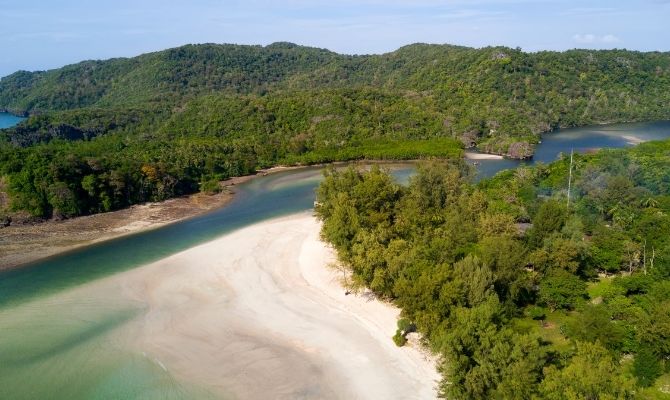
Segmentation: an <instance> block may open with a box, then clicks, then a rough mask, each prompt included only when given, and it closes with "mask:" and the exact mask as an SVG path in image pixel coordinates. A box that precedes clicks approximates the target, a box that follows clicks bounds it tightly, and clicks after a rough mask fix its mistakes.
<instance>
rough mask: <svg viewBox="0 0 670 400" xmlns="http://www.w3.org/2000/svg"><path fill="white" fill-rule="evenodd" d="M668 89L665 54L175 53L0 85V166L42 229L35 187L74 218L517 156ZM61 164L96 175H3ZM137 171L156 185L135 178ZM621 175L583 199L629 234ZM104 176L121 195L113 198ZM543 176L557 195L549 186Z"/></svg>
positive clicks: (658, 101) (661, 182)
mask: <svg viewBox="0 0 670 400" xmlns="http://www.w3.org/2000/svg"><path fill="white" fill-rule="evenodd" d="M668 89H670V57H668V55H667V54H665V53H637V52H628V51H622V50H611V51H583V50H573V51H568V52H564V53H554V52H539V53H523V52H521V51H519V50H516V49H510V48H504V47H495V48H484V49H471V48H466V47H457V46H448V45H445V46H439V45H423V44H416V45H411V46H406V47H403V48H401V49H399V50H397V51H395V52H392V53H388V54H383V55H370V56H345V55H339V54H336V53H332V52H329V51H327V50H323V49H315V48H308V47H301V46H296V45H293V44H290V43H275V44H272V45H269V46H265V47H261V46H236V45H214V44H203V45H188V46H183V47H179V48H175V49H169V50H165V51H161V52H156V53H151V54H145V55H141V56H139V57H135V58H130V59H112V60H107V61H85V62H82V63H79V64H75V65H69V66H66V67H63V68H60V69H56V70H51V71H40V72H34V73H30V72H25V71H21V72H17V73H15V74H12V75H10V76H8V77H5V78H3V79H2V80H0V109H7V110H12V111H15V112H18V113H25V112H28V113H30V114H31V117H30V118H29V119H28V120H27V121H26V122H24V123H23V124H21V125H20V126H18V127H15V128H13V129H10V130H6V131H4V132H2V133H0V168H1V169H2V174H3V175H9V176H10V180H13V181H21V182H20V183H17V184H14V185H12V186H11V187H12V193H11V195H12V197H13V199H14V201H13V203H14V205H15V207H18V208H20V209H23V210H25V211H28V212H30V213H32V214H34V215H39V216H43V217H49V216H52V215H53V211H54V209H57V210H60V208H59V207H58V206H63V205H62V204H61V205H57V204H51V203H52V202H58V201H59V200H58V196H53V195H49V193H48V188H49V186H51V185H56V186H55V187H59V185H60V183H64V184H65V185H66V186H68V188H69V190H70V191H71V192H72V196H73V197H74V202H75V203H76V207H74V206H68V207H66V208H65V209H63V215H78V214H87V213H92V212H98V211H105V210H110V209H116V208H119V207H125V206H127V205H129V204H134V203H137V202H141V201H146V200H158V199H163V198H166V197H171V196H177V195H180V194H183V193H190V192H192V191H195V190H197V189H198V183H200V181H201V180H202V179H201V177H202V176H208V177H211V179H221V178H226V177H228V176H234V175H241V174H246V173H250V172H253V171H254V170H255V169H256V168H259V167H269V166H273V165H277V164H312V163H322V162H330V161H342V160H352V159H372V158H374V159H413V158H424V157H431V156H434V157H445V156H453V155H457V154H458V153H459V150H458V149H459V147H460V146H461V145H460V144H459V143H461V144H465V145H466V146H470V145H473V144H478V145H479V146H480V148H482V149H483V150H485V151H489V152H495V153H500V154H508V155H510V156H512V157H526V156H528V155H529V154H531V153H532V144H533V143H536V142H537V140H538V138H539V136H538V134H539V133H540V132H542V131H548V130H552V129H554V128H556V127H567V126H575V125H585V124H592V123H601V122H615V121H633V120H645V119H647V120H648V119H664V118H665V119H668V118H670V111H668V110H669V109H668V108H667V107H665V106H664V104H667V103H668V100H669V98H668V96H669V95H668V93H670V90H668ZM94 141H95V142H98V143H97V144H95V145H89V144H88V142H94ZM186 141H188V142H189V143H186V144H185V142H186ZM192 141H193V142H196V143H195V144H191V143H190V142H192ZM65 142H69V143H65ZM47 143H48V145H47ZM10 144H11V145H10ZM12 145H13V146H12ZM14 146H17V147H26V148H28V149H30V150H26V151H25V152H22V156H21V158H31V157H32V156H36V157H42V156H44V155H45V153H46V157H47V161H46V162H42V163H40V165H33V164H32V163H24V162H21V158H17V157H14V156H13V154H12V153H14V152H16V149H15V147H14ZM36 147H37V148H36ZM182 147H186V148H184V149H182ZM55 156H57V157H55ZM65 156H74V157H79V158H81V159H82V160H81V161H82V162H88V161H86V160H88V159H93V160H96V162H98V161H99V162H98V163H97V166H96V168H98V169H96V170H86V169H87V168H86V167H84V168H82V172H83V173H85V174H86V175H83V176H76V174H75V175H73V176H69V177H68V179H64V178H60V177H58V178H57V177H55V176H53V175H52V174H46V177H45V178H44V179H42V178H39V180H41V181H40V182H36V181H34V180H33V181H31V178H30V177H29V176H24V177H22V178H19V177H17V176H16V174H18V173H19V171H25V174H26V175H34V176H41V175H43V174H42V171H41V170H40V168H43V167H45V168H47V169H52V167H53V168H58V165H53V164H58V163H59V159H60V158H63V157H65ZM648 162H649V163H653V162H654V161H653V159H651V160H650V161H648ZM145 164H148V165H150V166H154V167H156V168H158V170H159V172H160V174H161V176H160V177H156V178H157V179H155V180H153V181H148V180H147V179H145V176H144V174H143V173H142V172H141V168H142V166H143V165H145ZM619 164H620V163H618V164H616V165H619ZM167 165H169V166H170V167H169V168H168V167H166V166H167ZM625 171H626V169H625V168H610V169H609V170H608V171H607V172H606V175H607V176H603V177H602V179H601V181H602V182H604V183H606V187H605V188H603V187H600V186H596V187H593V188H592V189H593V190H590V191H589V193H588V195H587V196H585V198H592V199H593V201H596V202H598V201H599V199H601V197H602V198H605V199H606V200H607V201H604V202H600V203H601V205H602V207H603V209H602V215H603V216H605V217H606V218H609V219H611V220H612V223H613V224H614V225H616V226H617V227H621V228H627V227H628V225H630V224H632V223H633V221H634V216H635V215H634V214H633V213H632V211H634V210H633V209H632V208H631V207H630V204H631V203H629V201H630V200H634V201H638V200H643V199H640V198H639V197H640V196H642V194H641V193H639V192H637V191H636V190H634V189H635V185H634V184H633V185H631V184H630V182H627V181H625V179H624V180H622V179H621V176H622V174H624V173H625ZM647 171H648V170H647ZM87 175H95V177H96V182H97V185H98V187H97V188H92V187H91V186H90V185H89V184H90V183H91V182H87V185H88V189H86V192H87V193H88V194H87V195H84V194H83V193H81V192H80V188H81V184H82V182H83V177H84V176H87ZM112 176H114V179H113V180H114V182H115V184H121V183H122V185H121V186H122V188H121V187H119V186H118V185H117V186H115V187H114V188H112V187H111V186H114V185H113V184H112V183H111V181H110V179H111V177H112ZM552 177H553V179H554V181H557V180H561V181H562V175H561V174H559V173H554V174H552ZM559 178H560V179H559ZM636 178H641V179H644V180H645V183H646V184H647V185H648V187H649V188H650V190H659V189H661V188H666V189H667V187H668V185H669V183H668V179H667V174H666V176H665V177H658V176H644V175H639V176H638V177H636ZM89 179H91V178H89ZM596 181H597V180H596ZM585 182H586V181H585ZM634 183H635V184H639V182H634ZM518 184H519V185H520V187H519V189H520V190H519V191H518V192H517V194H518V195H519V196H520V199H522V200H524V201H528V200H530V199H531V198H533V196H534V192H533V190H534V189H533V186H532V185H530V184H529V182H525V183H524V182H521V181H520V182H518ZM94 189H95V190H94ZM521 189H523V190H521ZM60 193H61V194H62V193H64V192H63V191H62V190H61V191H60ZM437 195H439V194H437ZM61 197H62V196H61ZM648 204H651V203H648ZM495 206H496V207H504V208H507V209H508V210H507V211H509V213H510V214H512V213H519V216H525V217H527V216H528V215H529V214H525V215H522V213H524V212H526V213H527V212H528V211H531V212H534V210H533V209H531V210H527V209H526V210H524V208H523V207H519V205H518V204H515V203H510V202H504V201H496V202H495ZM61 208H62V207H61ZM507 211H506V212H507ZM539 230H540V228H539V227H538V230H537V232H538V233H537V234H536V235H534V236H532V238H531V240H532V241H533V242H535V246H540V245H541V243H539V242H538V240H540V239H542V235H543V233H542V232H539ZM601 255H603V256H604V257H609V256H612V254H609V253H608V252H607V251H605V252H604V253H603V254H601ZM614 256H615V257H616V255H614ZM608 260H610V261H611V260H612V258H611V257H610V258H608Z"/></svg>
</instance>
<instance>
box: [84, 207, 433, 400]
mask: <svg viewBox="0 0 670 400" xmlns="http://www.w3.org/2000/svg"><path fill="white" fill-rule="evenodd" d="M319 228H320V225H319V222H318V221H317V220H316V219H315V218H314V217H313V216H312V215H311V214H309V213H301V214H296V215H293V216H289V217H284V218H279V219H275V220H270V221H266V222H263V223H259V224H255V225H252V226H249V227H246V228H244V229H241V230H239V231H236V232H233V233H231V234H228V235H226V236H223V237H221V238H219V239H216V240H214V241H212V242H209V243H206V244H203V245H200V246H197V247H194V248H191V249H189V250H186V251H184V252H181V253H178V254H176V255H173V256H170V257H168V258H165V259H163V260H160V261H157V262H155V263H152V264H149V265H147V266H144V267H141V268H138V269H135V270H131V271H128V272H124V273H121V274H118V275H115V276H112V277H109V278H106V279H103V280H101V281H98V282H94V283H91V284H89V285H88V286H89V289H88V290H89V291H90V290H95V291H104V290H103V288H102V286H106V287H108V288H109V287H115V288H117V289H115V291H116V292H117V293H118V294H119V295H120V296H121V297H122V298H124V299H126V300H130V301H133V302H137V303H138V304H143V306H142V309H143V312H142V313H141V315H140V316H139V317H137V318H135V319H134V320H132V321H131V322H130V323H128V324H126V325H125V326H124V327H123V328H122V329H120V330H119V332H118V333H117V336H118V337H119V341H120V342H121V343H126V346H128V347H130V348H133V349H134V351H136V352H137V353H145V354H147V356H148V357H150V358H151V359H154V360H155V361H156V362H157V363H159V365H161V366H163V367H164V368H165V369H166V370H167V371H169V372H170V374H172V375H173V376H174V377H175V378H176V379H178V380H181V381H183V382H188V383H189V384H196V385H198V386H202V387H207V388H210V389H212V390H214V391H215V392H217V393H220V394H222V395H224V396H232V397H234V398H240V399H268V398H272V399H375V400H376V399H433V398H435V397H436V392H435V386H436V381H437V380H438V379H439V375H438V374H437V372H436V370H435V361H434V360H433V359H432V358H431V357H429V356H427V355H426V354H425V353H422V352H421V351H420V350H419V349H417V348H415V347H403V348H398V347H396V346H395V344H394V343H393V342H392V340H391V336H392V335H393V333H394V331H395V324H396V317H397V315H398V311H399V310H398V309H397V308H395V307H393V306H392V305H389V304H386V303H383V302H380V301H377V300H374V299H371V298H370V297H369V296H354V295H349V296H345V295H344V289H343V288H342V287H341V286H340V285H339V281H338V276H339V273H338V272H337V271H336V270H333V269H331V268H328V267H327V264H329V263H331V262H333V261H334V260H335V258H334V254H333V252H332V250H331V249H330V248H329V247H328V246H327V245H326V244H324V243H323V242H321V241H320V240H319Z"/></svg>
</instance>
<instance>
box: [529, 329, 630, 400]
mask: <svg viewBox="0 0 670 400" xmlns="http://www.w3.org/2000/svg"><path fill="white" fill-rule="evenodd" d="M540 394H541V396H540V398H543V399H549V400H553V399H555V400H563V399H574V400H578V399H632V398H633V382H632V380H631V379H630V378H629V377H627V376H626V375H624V373H623V371H622V368H621V366H620V365H619V364H618V363H617V362H616V361H615V360H614V358H613V357H612V355H611V354H609V353H608V352H607V350H606V349H604V348H603V347H602V346H600V345H599V344H597V343H595V344H592V343H581V342H578V343H577V353H576V354H575V355H574V356H573V357H572V358H571V359H570V361H569V363H568V364H567V365H566V366H565V367H564V368H562V369H558V368H556V367H554V366H551V367H549V368H547V370H546V371H545V379H544V381H543V382H542V384H541V385H540Z"/></svg>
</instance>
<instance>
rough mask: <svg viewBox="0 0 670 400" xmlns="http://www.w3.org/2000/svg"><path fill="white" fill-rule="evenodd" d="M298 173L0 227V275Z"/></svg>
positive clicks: (182, 216) (219, 203)
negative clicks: (215, 190)
mask: <svg viewBox="0 0 670 400" xmlns="http://www.w3.org/2000/svg"><path fill="white" fill-rule="evenodd" d="M297 168H304V167H301V166H298V167H282V166H280V167H273V168H268V169H262V170H259V171H258V172H257V173H256V174H253V175H246V176H240V177H233V178H230V179H227V180H225V181H222V182H220V185H221V187H222V188H223V190H222V191H221V192H220V193H218V194H214V195H207V194H204V193H195V194H192V195H188V196H182V197H176V198H172V199H168V200H165V201H161V202H152V203H144V204H136V205H133V206H131V207H129V208H125V209H122V210H117V211H111V212H107V213H101V214H93V215H86V216H81V217H76V218H71V219H66V220H61V221H55V220H48V221H44V222H38V223H35V224H31V225H27V224H26V225H10V226H8V227H5V228H0V270H7V269H12V268H18V267H21V266H24V265H26V264H30V263H32V262H35V261H39V260H41V259H44V258H47V257H51V256H54V255H57V254H60V253H64V252H67V251H70V250H74V249H77V248H80V247H85V246H88V245H91V244H94V243H99V242H104V241H107V240H111V239H116V238H119V237H122V236H127V235H131V234H134V233H138V232H144V231H148V230H151V229H156V228H160V227H162V226H165V225H168V224H172V223H175V222H179V221H182V220H185V219H188V218H191V217H195V216H197V215H201V214H204V213H206V212H209V211H212V210H215V209H218V208H222V207H224V206H226V205H227V204H228V203H229V202H230V201H231V200H232V199H233V197H234V194H235V193H234V186H235V185H238V184H241V183H244V182H247V181H249V180H251V179H254V178H256V177H258V176H265V175H268V174H273V173H277V172H282V171H287V170H291V169H297Z"/></svg>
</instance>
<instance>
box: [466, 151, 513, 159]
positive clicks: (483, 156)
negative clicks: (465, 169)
mask: <svg viewBox="0 0 670 400" xmlns="http://www.w3.org/2000/svg"><path fill="white" fill-rule="evenodd" d="M464 155H465V158H467V159H468V160H502V159H504V158H505V157H503V156H501V155H498V154H485V153H473V152H471V151H466V152H465V154H464Z"/></svg>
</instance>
